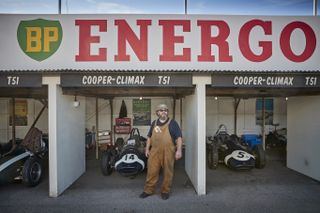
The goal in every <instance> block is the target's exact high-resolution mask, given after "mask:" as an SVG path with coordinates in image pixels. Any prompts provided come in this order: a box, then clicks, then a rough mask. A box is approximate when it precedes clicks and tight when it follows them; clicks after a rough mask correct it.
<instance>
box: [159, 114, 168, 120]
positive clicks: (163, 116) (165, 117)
mask: <svg viewBox="0 0 320 213" xmlns="http://www.w3.org/2000/svg"><path fill="white" fill-rule="evenodd" d="M167 119H168V116H167V115H162V116H159V120H160V121H166V120H167Z"/></svg>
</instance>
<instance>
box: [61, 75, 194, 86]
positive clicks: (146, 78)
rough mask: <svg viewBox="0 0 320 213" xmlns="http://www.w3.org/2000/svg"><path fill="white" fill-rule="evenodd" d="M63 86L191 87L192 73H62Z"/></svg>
mask: <svg viewBox="0 0 320 213" xmlns="http://www.w3.org/2000/svg"><path fill="white" fill-rule="evenodd" d="M61 86H62V87H128V86H129V87H130V86H134V87H191V86H192V75H190V74H135V75H130V74H119V75H117V74H103V73H101V74H99V73H93V74H83V75H77V74H62V75H61Z"/></svg>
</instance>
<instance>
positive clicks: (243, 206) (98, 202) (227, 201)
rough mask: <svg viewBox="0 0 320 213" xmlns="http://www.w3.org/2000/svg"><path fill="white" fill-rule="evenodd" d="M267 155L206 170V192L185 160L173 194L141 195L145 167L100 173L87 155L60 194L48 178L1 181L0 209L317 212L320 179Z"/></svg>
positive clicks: (181, 163)
mask: <svg viewBox="0 0 320 213" xmlns="http://www.w3.org/2000/svg"><path fill="white" fill-rule="evenodd" d="M284 164H285V163H284V162H283V161H282V160H281V159H280V158H278V157H277V156H273V155H269V158H268V163H267V166H266V167H265V168H264V169H261V170H258V169H253V170H251V171H249V172H235V171H232V170H230V169H228V168H225V167H224V166H223V165H220V166H219V167H218V169H217V170H207V195H205V196H198V195H197V194H196V192H195V191H194V189H193V187H192V186H190V185H189V184H188V181H186V180H188V178H187V175H186V173H185V172H184V169H183V161H180V162H179V163H178V164H177V166H176V175H175V179H174V185H173V190H172V194H171V197H170V198H169V200H166V201H163V200H161V198H160V195H159V193H157V194H155V195H153V196H151V197H148V198H146V199H140V198H139V197H138V196H139V194H140V193H141V192H142V189H143V184H144V180H145V175H146V174H145V173H143V174H141V175H139V176H138V177H136V178H135V179H128V178H125V177H121V176H120V175H119V174H117V173H113V174H112V175H111V176H109V177H104V176H102V175H101V173H100V170H99V162H97V161H95V160H94V158H93V157H91V156H90V155H89V157H88V158H87V172H86V173H85V174H84V175H83V176H81V177H80V178H79V180H77V181H76V182H75V183H74V184H73V185H72V186H71V187H70V188H69V189H68V190H66V191H65V192H64V193H63V194H62V195H61V196H59V197H58V198H49V197H48V178H47V177H46V178H45V179H44V181H43V182H42V183H41V184H40V185H39V186H37V187H35V188H26V187H25V186H23V185H22V184H18V183H15V184H8V185H2V186H0V212H3V213H7V212H28V213H30V212H41V213H43V212H57V213H58V212H59V213H60V212H94V213H99V212H128V213H134V212H149V213H150V212H201V213H204V212H245V213H250V212H259V213H263V212H268V213H269V212H277V213H278V212H286V213H287V212H290V213H295V212H297V213H301V212H314V213H315V212H320V183H319V182H318V181H315V180H312V179H310V178H308V177H306V176H304V175H301V174H299V173H297V172H295V171H292V170H290V169H288V168H286V167H285V166H284Z"/></svg>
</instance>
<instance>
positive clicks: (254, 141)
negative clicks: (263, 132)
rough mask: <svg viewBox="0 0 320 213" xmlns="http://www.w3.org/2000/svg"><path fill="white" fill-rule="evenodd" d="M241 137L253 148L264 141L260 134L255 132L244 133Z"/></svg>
mask: <svg viewBox="0 0 320 213" xmlns="http://www.w3.org/2000/svg"><path fill="white" fill-rule="evenodd" d="M241 139H242V140H243V141H244V142H246V143H247V144H248V145H249V146H250V147H251V148H253V147H254V146H256V145H258V144H261V143H262V140H261V137H260V136H259V135H254V134H245V135H242V136H241Z"/></svg>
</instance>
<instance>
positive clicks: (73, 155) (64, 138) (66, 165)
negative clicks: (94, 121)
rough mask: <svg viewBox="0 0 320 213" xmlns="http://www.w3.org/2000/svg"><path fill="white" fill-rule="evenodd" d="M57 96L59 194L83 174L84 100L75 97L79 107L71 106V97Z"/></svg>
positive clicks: (60, 93)
mask: <svg viewBox="0 0 320 213" xmlns="http://www.w3.org/2000/svg"><path fill="white" fill-rule="evenodd" d="M58 91H59V93H58V95H57V111H58V113H57V124H58V126H57V169H58V171H57V177H58V194H61V193H62V192H63V191H64V190H65V189H66V188H68V187H69V186H70V185H71V184H72V183H73V182H74V181H75V180H76V179H78V178H79V177H80V176H81V175H82V174H83V173H84V172H85V98H81V97H77V98H78V100H79V101H80V106H79V107H77V108H75V107H74V106H73V100H74V97H73V96H66V95H62V90H61V88H58Z"/></svg>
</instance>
